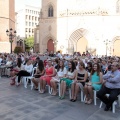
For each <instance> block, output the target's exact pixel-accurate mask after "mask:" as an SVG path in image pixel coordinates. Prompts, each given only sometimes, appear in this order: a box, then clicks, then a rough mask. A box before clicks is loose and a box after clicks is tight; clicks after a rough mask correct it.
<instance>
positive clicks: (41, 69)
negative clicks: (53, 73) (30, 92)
mask: <svg viewBox="0 0 120 120" xmlns="http://www.w3.org/2000/svg"><path fill="white" fill-rule="evenodd" d="M44 72H45V69H44V64H43V61H42V60H39V62H38V66H37V68H36V72H35V74H34V78H33V79H32V82H33V83H34V85H35V90H38V83H39V79H40V77H41V76H42V75H43V74H44Z"/></svg>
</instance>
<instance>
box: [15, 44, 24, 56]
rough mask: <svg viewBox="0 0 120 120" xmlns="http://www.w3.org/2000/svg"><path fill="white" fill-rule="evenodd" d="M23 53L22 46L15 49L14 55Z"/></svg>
mask: <svg viewBox="0 0 120 120" xmlns="http://www.w3.org/2000/svg"><path fill="white" fill-rule="evenodd" d="M21 52H23V49H22V48H21V47H20V46H16V47H15V49H14V53H17V54H18V53H21Z"/></svg>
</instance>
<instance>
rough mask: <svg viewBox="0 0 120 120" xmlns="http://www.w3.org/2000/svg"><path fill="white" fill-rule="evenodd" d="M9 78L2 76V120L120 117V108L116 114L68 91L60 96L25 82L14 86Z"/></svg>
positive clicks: (105, 119)
mask: <svg viewBox="0 0 120 120" xmlns="http://www.w3.org/2000/svg"><path fill="white" fill-rule="evenodd" d="M9 82H10V81H9V79H8V78H0V120H120V108H117V109H116V113H115V114H113V113H112V112H111V111H109V112H104V111H103V108H101V109H99V104H98V105H97V106H94V105H93V104H92V105H86V104H84V103H81V102H80V100H78V101H77V102H75V103H72V102H70V101H69V100H68V95H67V98H66V99H65V100H59V98H58V97H53V96H50V95H49V94H48V93H46V94H43V95H41V94H39V93H38V92H37V91H34V90H32V91H31V90H30V88H27V89H25V88H23V86H20V87H19V88H17V87H16V86H14V87H11V86H10V85H9ZM99 102H100V101H99V100H98V103H99ZM103 107H104V106H103Z"/></svg>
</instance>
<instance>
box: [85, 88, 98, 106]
mask: <svg viewBox="0 0 120 120" xmlns="http://www.w3.org/2000/svg"><path fill="white" fill-rule="evenodd" d="M93 97H94V98H93V99H94V105H97V91H96V90H93ZM85 99H86V96H84V101H85Z"/></svg>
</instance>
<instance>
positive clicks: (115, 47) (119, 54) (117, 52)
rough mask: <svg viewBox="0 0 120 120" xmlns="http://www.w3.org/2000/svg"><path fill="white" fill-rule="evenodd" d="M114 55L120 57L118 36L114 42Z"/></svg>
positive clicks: (119, 38)
mask: <svg viewBox="0 0 120 120" xmlns="http://www.w3.org/2000/svg"><path fill="white" fill-rule="evenodd" d="M113 55H114V56H120V36H117V37H115V38H114V40H113Z"/></svg>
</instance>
